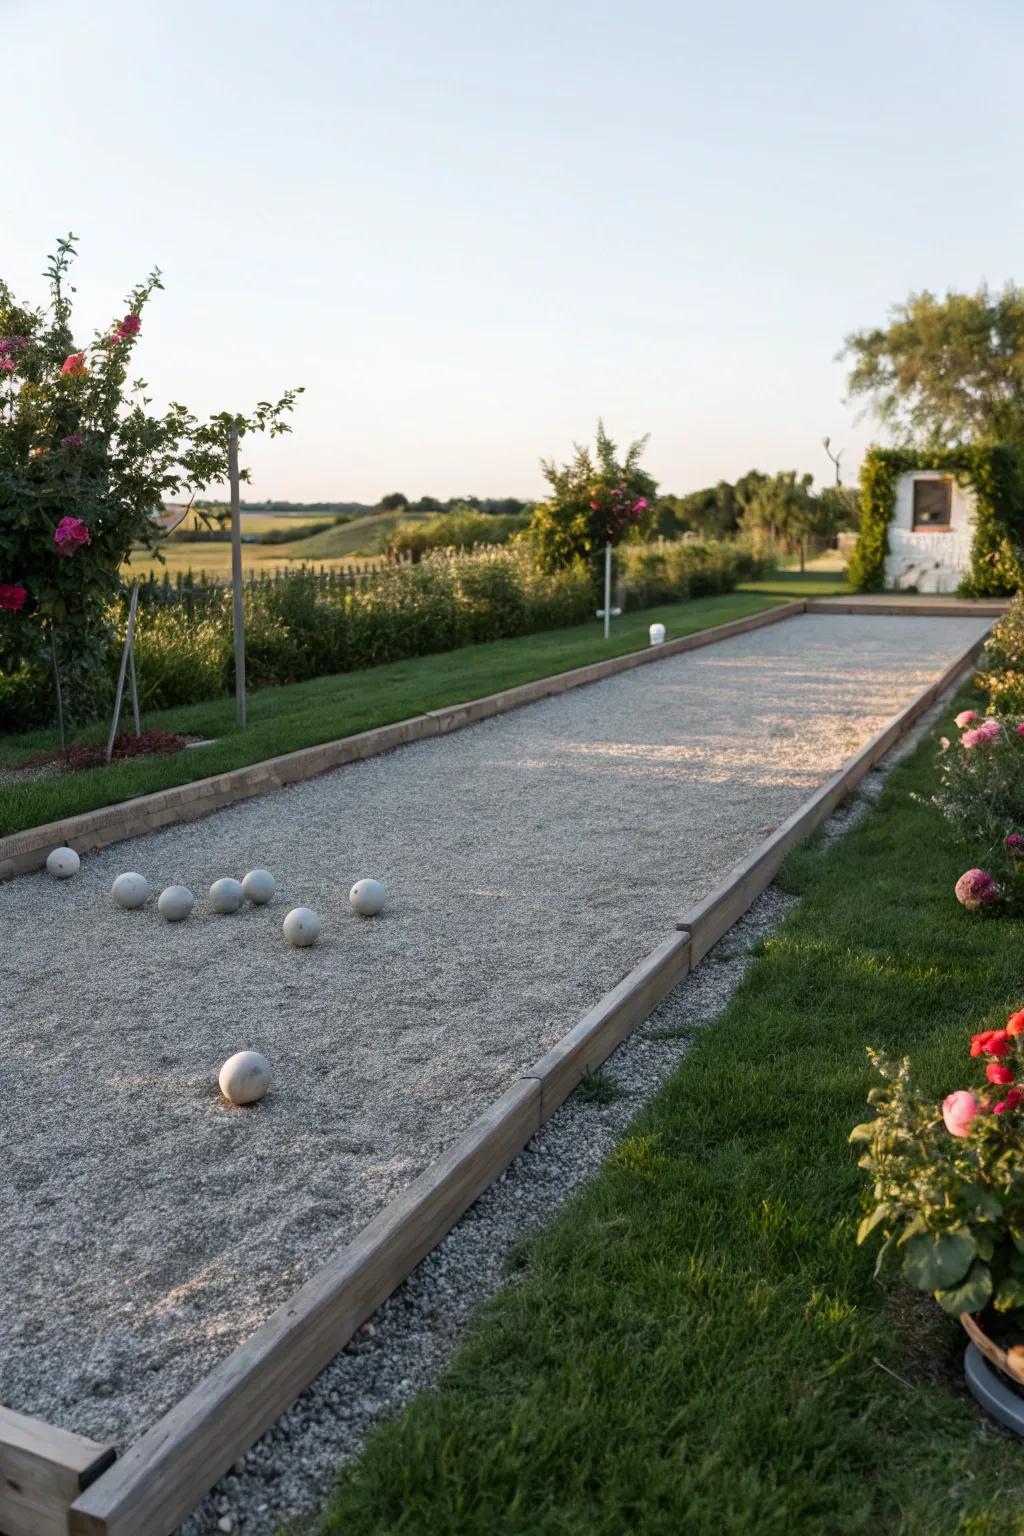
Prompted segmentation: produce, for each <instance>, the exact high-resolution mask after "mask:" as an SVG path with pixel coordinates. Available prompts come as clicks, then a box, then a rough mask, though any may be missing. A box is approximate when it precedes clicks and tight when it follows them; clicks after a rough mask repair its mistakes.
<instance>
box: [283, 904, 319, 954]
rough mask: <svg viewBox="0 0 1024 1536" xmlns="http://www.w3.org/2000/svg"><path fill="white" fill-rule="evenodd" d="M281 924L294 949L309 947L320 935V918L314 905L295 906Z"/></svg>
mask: <svg viewBox="0 0 1024 1536" xmlns="http://www.w3.org/2000/svg"><path fill="white" fill-rule="evenodd" d="M281 926H282V928H283V930H284V936H285V938H286V939H287V941H288V943H289V944H290V945H291V946H292V948H293V949H308V948H309V946H310V944H315V943H316V941H317V939H318V938H319V937H320V919H319V917H317V915H316V913H315V912H314V911H313V909H312V907H293V908H292V910H291V911H290V912H289V913H288V916H287V917H286V918H285V920H284V922H283V923H282V925H281Z"/></svg>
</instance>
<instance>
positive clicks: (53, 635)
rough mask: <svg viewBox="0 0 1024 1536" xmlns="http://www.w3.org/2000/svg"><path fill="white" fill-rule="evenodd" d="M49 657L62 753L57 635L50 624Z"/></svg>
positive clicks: (62, 721) (62, 737) (60, 691)
mask: <svg viewBox="0 0 1024 1536" xmlns="http://www.w3.org/2000/svg"><path fill="white" fill-rule="evenodd" d="M50 655H51V656H52V657H53V681H54V683H55V684H56V688H57V732H58V734H59V736H60V749H61V751H62V752H63V751H64V694H63V692H62V690H61V686H60V668H59V667H58V665H57V633H56V630H55V629H54V627H53V624H52V622H51V624H50Z"/></svg>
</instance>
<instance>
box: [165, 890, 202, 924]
mask: <svg viewBox="0 0 1024 1536" xmlns="http://www.w3.org/2000/svg"><path fill="white" fill-rule="evenodd" d="M194 902H195V897H194V896H193V895H192V892H191V891H190V890H189V888H188V886H187V885H169V886H168V887H167V889H166V891H161V892H160V898H159V900H158V901H157V904H156V906H157V911H158V912H159V913H160V916H161V917H165V918H166V919H167V921H168V922H169V923H183V922H184V921H185V919H186V917H188V915H189V913H190V912H191V911H192V907H193V904H194Z"/></svg>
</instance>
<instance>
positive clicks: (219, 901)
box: [210, 879, 245, 912]
mask: <svg viewBox="0 0 1024 1536" xmlns="http://www.w3.org/2000/svg"><path fill="white" fill-rule="evenodd" d="M244 900H245V892H244V891H243V890H242V887H241V885H240V883H239V882H238V881H237V880H230V879H224V880H215V881H214V882H213V884H212V885H211V886H210V906H211V907H212V908H213V910H214V911H215V912H237V911H238V909H239V907H240V906H241V905H242V902H243V901H244Z"/></svg>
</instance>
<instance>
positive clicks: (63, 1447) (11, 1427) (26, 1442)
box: [0, 1407, 115, 1536]
mask: <svg viewBox="0 0 1024 1536" xmlns="http://www.w3.org/2000/svg"><path fill="white" fill-rule="evenodd" d="M114 1454H115V1453H114V1447H113V1446H112V1445H99V1444H98V1443H97V1442H96V1441H95V1440H87V1439H86V1438H85V1436H84V1435H73V1434H71V1433H70V1432H69V1431H68V1430H66V1429H56V1428H54V1426H53V1425H52V1424H44V1423H43V1421H42V1419H30V1418H29V1417H28V1416H27V1415H26V1414H24V1413H15V1412H14V1410H13V1409H12V1408H4V1407H0V1531H2V1532H3V1536H68V1511H69V1510H70V1508H71V1505H72V1504H73V1503H74V1501H75V1499H77V1498H78V1496H79V1494H80V1493H82V1492H83V1491H84V1490H85V1489H86V1488H88V1486H89V1484H90V1483H92V1482H95V1480H96V1478H97V1477H99V1475H100V1473H101V1472H104V1471H106V1469H107V1467H109V1466H110V1465H111V1463H112V1462H113V1460H114Z"/></svg>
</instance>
